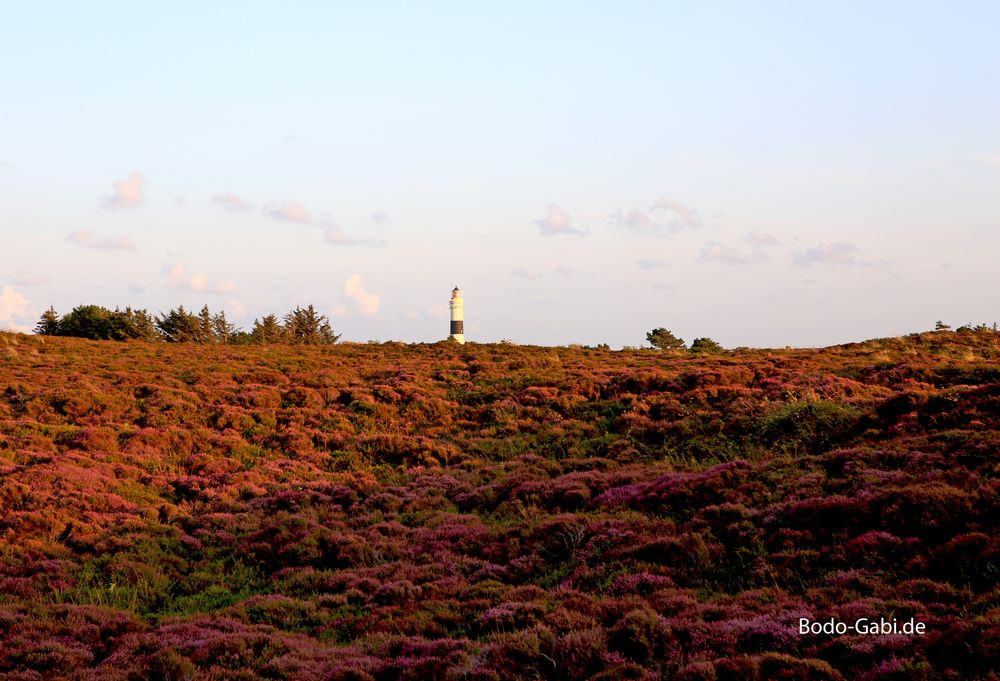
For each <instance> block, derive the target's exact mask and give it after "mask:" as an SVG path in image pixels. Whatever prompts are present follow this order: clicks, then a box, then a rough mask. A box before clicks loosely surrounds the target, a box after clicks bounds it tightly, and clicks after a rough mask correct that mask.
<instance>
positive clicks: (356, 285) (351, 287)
mask: <svg viewBox="0 0 1000 681" xmlns="http://www.w3.org/2000/svg"><path fill="white" fill-rule="evenodd" d="M344 296H345V297H346V298H347V299H348V300H350V301H352V302H354V304H355V305H356V306H357V308H358V312H360V313H361V315H362V316H364V317H374V316H375V315H377V314H378V309H379V305H381V302H382V301H381V298H379V296H378V294H376V293H368V292H366V291H365V287H364V282H362V280H361V275H360V274H358V273H356V272H355V273H354V274H352V275H351V276H349V277H348V278H347V281H345V282H344Z"/></svg>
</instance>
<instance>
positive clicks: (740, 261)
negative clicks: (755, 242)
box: [698, 241, 764, 265]
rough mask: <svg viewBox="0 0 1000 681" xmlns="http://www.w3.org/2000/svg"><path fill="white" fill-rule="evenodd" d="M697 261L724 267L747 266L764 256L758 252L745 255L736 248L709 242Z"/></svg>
mask: <svg viewBox="0 0 1000 681" xmlns="http://www.w3.org/2000/svg"><path fill="white" fill-rule="evenodd" d="M698 259H699V260H704V261H705V262H717V263H722V264H724V265H749V264H750V263H755V262H760V261H761V260H763V259H764V255H763V253H760V252H753V253H747V252H745V251H742V250H740V249H738V248H732V247H730V246H726V245H724V244H720V243H719V242H718V241H710V242H708V243H707V244H705V247H704V248H702V249H701V255H699V256H698Z"/></svg>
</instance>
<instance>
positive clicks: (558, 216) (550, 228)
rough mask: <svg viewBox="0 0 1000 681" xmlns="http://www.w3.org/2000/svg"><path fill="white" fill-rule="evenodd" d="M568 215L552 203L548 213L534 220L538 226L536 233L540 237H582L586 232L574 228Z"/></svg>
mask: <svg viewBox="0 0 1000 681" xmlns="http://www.w3.org/2000/svg"><path fill="white" fill-rule="evenodd" d="M572 222H573V221H572V218H570V216H569V214H568V213H567V212H566V211H564V210H563V209H562V208H560V207H559V206H557V205H555V204H554V203H550V204H549V213H548V215H546V216H545V217H544V218H542V219H540V220H535V224H536V225H537V226H538V233H539V234H541V235H542V236H555V235H557V234H576V235H578V236H582V235H584V234H586V233H587V230H585V229H581V228H579V227H574V226H573V224H572Z"/></svg>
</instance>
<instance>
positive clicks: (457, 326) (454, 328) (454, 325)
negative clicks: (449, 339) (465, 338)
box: [451, 319, 465, 336]
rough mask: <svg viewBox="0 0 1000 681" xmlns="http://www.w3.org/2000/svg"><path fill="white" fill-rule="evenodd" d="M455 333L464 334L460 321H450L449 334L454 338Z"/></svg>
mask: <svg viewBox="0 0 1000 681" xmlns="http://www.w3.org/2000/svg"><path fill="white" fill-rule="evenodd" d="M456 333H465V331H464V326H463V323H462V320H461V319H459V320H458V321H456V320H454V319H452V320H451V334H452V335H453V336H454V335H455V334H456Z"/></svg>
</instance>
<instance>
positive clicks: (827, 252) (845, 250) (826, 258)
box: [794, 241, 858, 267]
mask: <svg viewBox="0 0 1000 681" xmlns="http://www.w3.org/2000/svg"><path fill="white" fill-rule="evenodd" d="M857 251H858V247H857V246H855V245H854V244H852V243H848V242H846V241H836V242H834V243H821V244H820V245H819V246H817V247H816V248H809V249H806V250H805V251H802V252H801V253H797V254H796V255H795V258H794V263H795V264H796V265H798V266H799V267H812V266H813V265H857V264H858V261H857V259H856V257H855V254H856V253H857Z"/></svg>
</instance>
